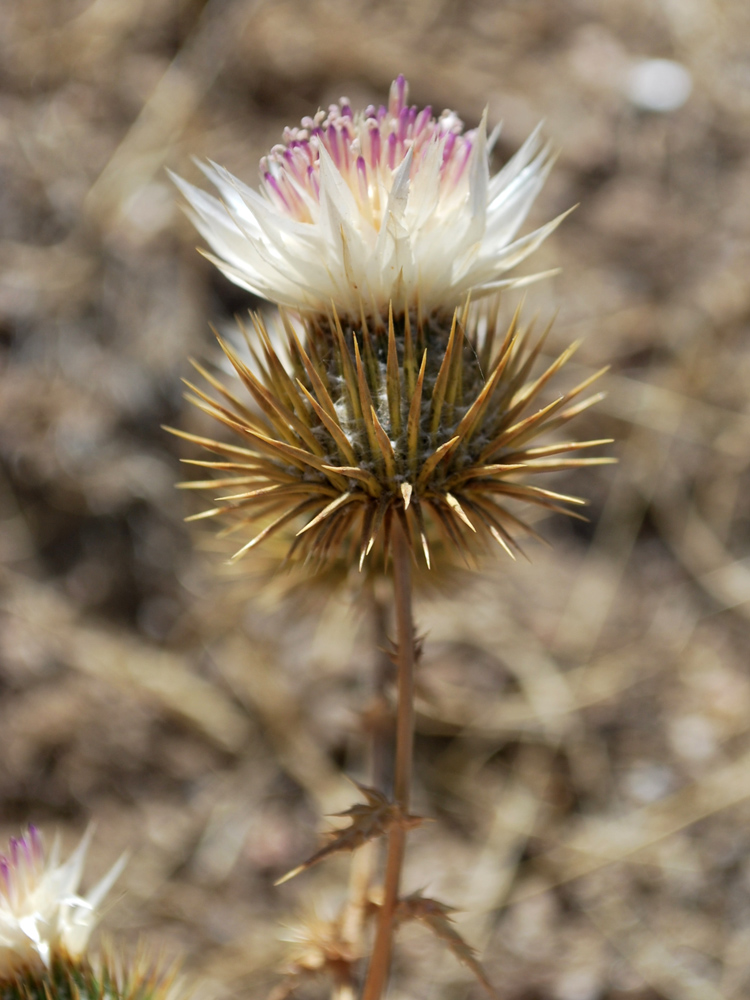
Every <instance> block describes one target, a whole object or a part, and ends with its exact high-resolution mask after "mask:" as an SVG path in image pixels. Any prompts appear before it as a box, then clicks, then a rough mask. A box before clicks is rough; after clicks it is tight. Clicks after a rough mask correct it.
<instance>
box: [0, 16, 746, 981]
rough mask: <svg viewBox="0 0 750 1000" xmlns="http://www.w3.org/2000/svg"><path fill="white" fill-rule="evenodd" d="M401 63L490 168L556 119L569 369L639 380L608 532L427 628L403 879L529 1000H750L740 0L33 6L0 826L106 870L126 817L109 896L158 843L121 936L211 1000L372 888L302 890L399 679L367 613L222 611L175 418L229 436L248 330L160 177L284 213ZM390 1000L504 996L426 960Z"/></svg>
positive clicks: (4, 428)
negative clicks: (182, 973)
mask: <svg viewBox="0 0 750 1000" xmlns="http://www.w3.org/2000/svg"><path fill="white" fill-rule="evenodd" d="M653 60H670V62H669V63H667V64H666V65H665V64H664V63H662V62H656V63H655V62H653ZM400 72H403V73H404V74H406V76H407V78H408V79H409V82H410V84H411V99H412V100H413V101H414V102H415V103H418V104H420V105H423V104H431V105H432V106H433V107H435V108H436V109H438V110H439V109H441V108H443V107H452V108H455V109H456V110H457V111H458V113H459V114H460V115H461V116H462V118H463V119H464V121H465V122H466V123H467V125H468V126H473V125H475V124H476V123H477V122H478V120H479V117H480V115H481V113H482V109H483V107H484V105H485V104H486V103H489V108H490V119H491V121H492V122H497V121H499V120H501V119H502V120H503V121H504V129H503V133H502V136H501V139H500V142H499V145H498V149H497V160H498V163H500V162H501V161H502V160H504V159H506V158H507V157H508V156H509V155H510V154H511V153H512V152H513V151H514V150H515V149H516V148H517V147H518V146H519V145H520V143H521V142H522V141H523V139H524V138H525V137H526V136H527V134H528V133H529V132H530V131H531V129H532V128H533V127H534V126H535V125H536V124H537V123H538V122H539V121H540V120H541V119H545V121H546V126H545V127H546V131H547V133H548V135H549V136H550V137H551V138H552V139H553V140H554V141H555V143H556V144H557V145H558V146H559V147H560V149H561V155H560V158H559V161H558V164H557V166H556V168H555V171H554V173H553V175H552V177H551V179H550V180H549V182H548V184H547V186H546V188H545V190H544V191H543V193H542V195H541V196H540V198H539V199H538V203H537V205H536V207H535V209H534V213H533V218H532V219H531V220H530V221H531V222H532V223H536V224H539V223H541V222H543V221H546V220H547V219H549V218H551V217H552V216H554V215H555V214H557V213H558V212H560V211H562V210H564V209H566V208H568V207H569V206H570V205H571V204H575V203H578V202H580V207H579V208H578V209H577V210H576V211H575V212H574V213H573V215H572V216H571V217H570V218H569V219H568V220H567V221H566V222H565V223H564V225H563V226H562V228H561V229H560V230H559V231H558V232H557V233H556V234H555V236H554V237H553V239H551V240H550V241H549V243H548V244H546V245H545V247H544V248H543V250H542V251H541V252H540V253H539V254H537V255H536V257H535V259H534V261H533V267H534V269H540V270H541V269H542V268H543V267H547V266H550V267H553V266H557V265H562V267H563V273H562V274H561V275H560V276H558V277H556V278H554V279H552V280H550V281H548V282H546V283H544V284H543V285H539V286H535V287H534V288H533V289H531V290H530V291H529V294H528V309H529V310H531V311H532V312H533V311H539V312H540V314H541V315H542V316H549V315H550V314H551V313H552V312H553V311H554V310H555V309H559V318H558V320H557V323H556V327H555V333H554V338H555V340H554V343H553V345H552V347H551V348H550V351H552V350H554V348H555V347H557V348H560V347H561V346H564V345H565V344H566V343H567V342H568V341H569V340H571V339H573V338H574V337H583V338H584V345H583V347H582V349H581V351H580V352H579V354H578V355H576V360H575V364H574V365H571V371H570V375H569V378H570V379H571V380H573V379H578V378H580V377H582V376H585V375H586V374H587V373H588V372H589V371H591V370H593V369H594V368H595V367H598V366H599V365H601V364H603V363H607V362H611V363H612V365H613V369H612V372H611V373H610V374H609V375H608V376H606V378H605V381H604V386H603V387H604V388H605V389H606V391H607V393H608V396H607V399H606V400H605V401H604V402H603V403H602V404H601V405H600V406H598V407H597V408H596V409H595V411H591V413H590V414H588V415H587V417H586V419H585V421H581V425H580V426H579V427H578V428H577V431H578V433H579V436H591V437H604V436H610V435H611V436H613V437H615V438H616V439H617V444H616V446H615V448H614V450H615V452H616V454H617V455H618V457H619V460H620V464H619V465H618V466H616V467H606V468H603V469H600V470H584V471H583V472H582V473H581V474H580V475H576V476H575V477H574V478H571V479H570V481H568V480H561V481H560V482H559V485H560V486H561V487H563V488H565V489H567V490H571V489H572V490H573V491H575V492H578V493H581V494H583V495H585V496H588V497H590V498H591V508H590V515H591V522H590V524H588V525H580V524H578V523H576V522H566V521H564V520H563V519H559V520H549V521H544V522H542V523H541V524H540V525H539V527H540V529H541V530H542V531H543V533H544V534H545V536H546V537H547V538H549V539H550V541H552V542H553V543H554V544H553V547H552V548H551V549H549V550H548V549H545V548H542V547H541V546H536V547H535V548H533V550H532V551H531V555H532V562H531V563H530V564H525V565H520V564H516V565H510V564H509V563H508V562H507V561H502V559H500V560H498V562H497V563H492V564H491V565H490V566H489V567H488V571H487V573H486V574H485V575H483V576H482V577H481V578H477V579H475V580H474V581H473V582H472V583H470V584H466V585H464V586H463V587H462V589H461V592H460V593H459V594H458V595H454V596H452V597H451V596H447V597H438V598H434V599H433V600H430V601H423V602H421V603H420V604H419V606H418V620H419V625H420V629H421V631H423V632H424V633H425V634H426V636H427V639H426V646H425V655H424V661H423V665H422V671H421V679H420V703H419V735H418V741H417V787H416V793H415V807H416V809H417V811H419V812H423V813H427V814H428V815H431V816H434V817H436V818H437V819H438V822H436V823H433V824H430V825H429V826H426V827H424V828H422V829H421V830H419V831H417V832H416V833H415V834H414V835H413V837H412V840H411V844H412V849H411V853H410V856H409V863H408V866H407V874H406V888H407V890H409V891H412V890H415V889H419V888H423V889H424V890H425V891H426V892H427V893H428V894H429V895H433V896H438V897H439V898H441V899H443V900H445V901H446V902H449V903H452V904H453V905H455V906H456V907H458V908H460V909H461V910H464V911H466V912H465V913H460V914H458V915H457V918H456V919H457V927H458V928H459V929H460V930H461V932H462V933H463V934H465V936H466V937H467V938H469V939H470V940H471V941H472V942H473V943H475V944H476V945H477V946H478V947H479V949H480V953H481V956H482V959H483V961H484V962H485V964H486V967H487V969H488V971H489V973H490V974H491V976H492V977H493V978H494V980H495V981H496V982H497V984H498V990H499V994H500V996H501V997H502V998H503V1000H599V998H601V1000H605V998H606V1000H616V998H617V1000H626V998H627V1000H657V998H664V1000H730V998H737V1000H740V998H742V997H747V996H748V994H749V993H750V675H749V673H748V667H749V665H748V640H749V639H750V561H748V559H747V551H748V550H747V541H748V534H749V531H750V475H749V474H748V454H749V452H750V406H749V404H748V386H749V385H750V340H749V339H748V332H750V281H748V277H749V275H750V5H748V4H746V3H744V2H743V0H734V2H730V0H608V2H607V3H606V4H605V3H592V2H590V0H569V2H566V3H565V4H561V3H559V2H557V0H523V2H521V0H509V2H493V0H462V2H461V3H459V2H457V0H406V2H400V3H396V2H387V0H383V2H378V0H276V2H270V0H266V2H264V0H208V2H205V0H93V2H91V0H5V2H4V3H2V4H0V358H1V361H0V364H1V365H2V377H1V379H0V462H1V464H0V743H1V745H2V752H1V753H0V834H2V839H3V840H5V839H6V838H7V836H9V835H11V834H13V833H14V832H15V831H17V829H18V827H19V825H23V824H25V823H26V822H28V821H30V820H33V821H34V822H36V823H38V824H40V825H41V827H42V828H43V830H45V831H47V833H48V834H49V835H51V834H52V831H53V830H54V829H60V830H61V831H62V833H63V839H64V842H65V844H66V845H68V846H71V845H72V844H73V843H74V842H75V841H76V839H77V837H79V836H80V834H81V832H82V831H83V829H84V828H85V827H86V825H87V824H88V823H89V821H91V820H94V821H95V822H96V825H97V829H96V836H95V842H94V847H93V848H92V853H91V865H90V873H89V877H90V882H93V880H94V878H95V877H98V875H100V874H101V873H102V872H104V871H105V870H106V869H107V867H108V866H109V865H110V864H112V862H113V861H114V860H115V859H116V858H117V857H118V856H119V854H120V853H121V852H122V851H123V850H125V849H129V850H132V852H133V857H132V860H131V863H130V865H129V867H128V869H127V871H126V873H125V875H124V876H123V877H122V879H121V880H120V883H119V885H118V889H117V890H116V891H115V893H114V894H113V899H114V901H115V902H116V905H113V906H112V908H111V912H108V913H107V915H106V919H105V924H106V926H107V928H108V930H109V931H110V932H112V933H117V934H121V935H122V936H123V937H124V939H125V940H126V941H128V942H130V943H132V944H135V942H136V941H137V940H138V938H139V936H145V937H146V938H147V940H148V941H149V942H151V943H152V944H154V945H158V946H161V947H163V948H164V950H165V951H166V952H167V954H170V955H172V954H179V953H180V952H185V951H186V952H187V953H188V959H187V969H188V972H189V974H190V978H191V979H192V978H196V979H198V980H200V981H202V982H203V983H204V986H203V988H202V991H203V993H204V995H206V996H213V997H217V998H224V997H229V996H246V997H264V996H266V995H267V994H268V993H269V991H270V990H271V989H272V988H273V987H274V985H275V984H276V983H277V982H278V977H277V974H276V971H275V970H276V969H277V968H278V967H279V964H281V965H283V962H284V954H285V952H284V945H283V942H281V941H280V940H279V927H278V924H279V922H280V921H281V922H286V923H294V920H295V919H296V917H295V915H296V914H298V913H299V912H300V911H304V910H305V909H306V908H310V907H315V908H317V910H318V911H319V912H321V913H323V914H325V913H326V912H328V909H329V908H331V907H335V905H336V902H337V900H339V899H340V898H341V896H342V894H343V893H344V891H345V886H346V878H347V865H346V859H343V860H340V861H339V860H336V861H333V862H331V863H330V864H328V865H327V866H324V867H321V868H318V869H315V870H314V871H312V872H310V873H309V874H306V875H303V876H301V877H300V878H298V879H296V880H295V881H293V882H291V883H289V884H288V885H285V886H283V887H282V888H279V889H274V888H273V887H272V885H273V881H274V880H275V879H276V878H278V877H279V876H280V875H281V874H282V873H283V872H284V871H285V870H287V869H288V868H290V867H293V866H294V865H296V864H297V863H298V862H299V861H300V860H301V859H302V858H303V857H305V856H306V855H307V854H309V853H312V851H313V850H314V849H315V848H316V846H317V844H318V842H319V841H318V835H319V831H320V830H321V829H323V828H325V823H324V821H323V820H322V819H321V814H322V813H330V812H332V811H334V810H336V809H340V808H343V807H345V806H346V805H348V804H350V802H351V800H352V798H353V791H352V788H351V786H350V785H349V784H348V782H346V781H345V779H344V778H343V777H342V769H345V770H346V771H347V772H348V773H350V774H353V775H354V776H356V777H358V778H361V779H364V778H365V777H366V773H365V770H364V757H363V753H362V748H361V743H362V737H361V728H362V723H361V713H362V711H364V710H366V708H367V706H368V704H369V699H370V697H371V688H370V684H371V681H370V677H371V673H372V670H373V668H374V666H375V665H376V662H377V660H378V655H379V654H377V652H375V651H373V646H374V637H373V630H372V628H371V627H370V625H369V624H368V622H367V621H366V620H365V619H363V618H361V617H358V616H357V615H356V614H355V613H353V612H352V611H351V609H350V608H349V606H348V604H347V603H346V601H345V600H343V599H331V600H329V601H326V602H323V603H322V604H320V605H318V606H317V607H316V609H315V613H314V614H308V613H306V611H305V607H306V602H304V601H303V602H302V604H301V605H300V606H299V607H298V606H296V604H295V602H294V601H287V602H286V604H276V603H274V602H273V601H272V600H271V599H269V597H268V594H267V593H264V592H263V591H261V592H258V590H257V588H253V586H252V585H251V582H248V583H246V584H245V585H240V584H237V583H231V584H230V583H229V582H227V581H226V580H225V579H223V578H222V575H221V572H220V564H221V562H222V559H221V558H220V557H219V556H217V554H216V553H212V552H211V551H210V549H211V548H212V546H213V543H212V540H211V528H210V526H209V527H205V526H204V528H203V529H201V530H195V531H188V529H187V528H186V526H185V525H184V524H183V522H182V519H183V517H184V516H186V515H187V514H190V513H194V512H195V510H196V509H198V506H197V504H196V501H195V499H194V498H193V497H192V496H186V495H185V494H181V493H177V492H176V491H175V490H174V488H173V483H174V481H175V480H177V479H179V478H181V476H182V471H181V469H180V467H179V463H178V458H179V457H180V456H186V455H191V454H192V456H193V457H198V456H197V453H196V451H195V450H194V449H191V448H189V447H187V446H183V445H182V444H180V443H179V442H177V441H176V440H175V439H171V438H170V437H168V436H167V435H166V434H165V433H164V432H163V431H162V430H161V429H160V424H162V423H164V422H167V423H171V424H175V425H177V426H180V427H183V428H187V429H192V430H196V429H199V428H200V427H201V426H202V425H201V422H200V420H199V416H198V415H197V414H195V413H190V412H188V410H187V407H186V406H185V404H184V403H183V401H182V396H181V385H180V378H181V377H182V376H185V375H187V374H188V365H187V361H186V359H187V356H188V355H189V354H194V355H196V356H198V357H200V358H202V359H208V360H209V361H211V360H216V358H217V354H216V348H215V346H214V343H213V341H212V335H211V333H210V330H209V328H208V324H209V322H213V323H216V324H219V325H222V324H226V323H228V322H229V321H230V319H231V317H232V315H233V314H234V313H236V312H239V311H244V310H245V309H246V308H247V307H248V306H250V305H253V304H254V303H252V302H251V301H250V299H249V297H248V296H246V295H245V294H244V293H242V292H241V291H240V290H238V289H236V288H235V287H234V286H232V285H230V284H229V283H228V282H227V281H226V280H225V279H224V278H222V277H221V276H220V275H219V274H218V272H216V271H215V270H214V269H213V268H212V266H211V265H210V264H208V263H207V262H206V261H205V260H204V259H203V258H201V257H200V256H199V255H198V254H197V253H196V252H195V245H196V243H197V242H198V239H197V237H196V235H195V234H194V232H193V231H192V229H191V227H190V225H189V223H188V222H187V221H186V220H185V219H184V217H183V216H182V214H181V213H180V211H179V210H178V208H177V207H176V201H177V199H176V197H175V192H174V190H173V189H172V187H171V185H170V183H169V181H168V179H167V177H166V174H165V167H167V166H168V167H170V168H172V169H174V170H176V171H177V172H179V173H181V174H183V175H184V176H187V177H188V178H189V179H191V180H196V179H197V177H198V171H197V168H196V167H195V166H194V165H193V164H192V162H191V159H190V158H191V156H197V157H199V158H204V157H211V158H212V159H214V160H216V161H218V162H219V163H221V164H223V165H225V166H227V167H228V168H229V169H230V170H232V171H233V172H234V173H236V174H237V175H239V176H240V177H241V178H242V179H243V180H245V181H246V182H248V183H250V184H255V183H256V180H257V161H258V159H259V157H260V156H261V155H262V154H263V152H264V151H266V150H267V149H268V148H269V147H270V146H271V145H273V144H274V143H275V142H277V141H278V140H279V138H280V134H281V129H282V128H283V126H284V125H287V124H290V125H291V124H294V123H296V122H297V121H298V120H299V118H300V117H301V116H302V115H304V114H309V113H312V112H313V111H314V110H315V109H316V108H317V107H319V106H320V107H325V106H327V105H328V104H329V103H330V102H332V101H333V100H336V99H338V98H339V97H340V96H341V95H346V96H348V97H349V98H350V99H351V101H352V104H353V105H355V106H360V107H361V106H363V105H365V104H367V103H370V102H380V101H382V100H383V99H384V98H385V96H386V95H387V91H388V86H389V83H390V81H391V79H392V78H393V77H394V76H395V75H397V74H398V73H400ZM531 263H532V262H530V264H531ZM529 269H531V268H529ZM515 301H516V300H514V299H513V297H512V296H509V297H508V302H509V304H510V306H511V307H512V306H513V305H515ZM255 304H257V303H255ZM300 599H301V598H298V599H297V600H300ZM118 895H119V898H118ZM395 987H396V988H395V990H394V996H397V997H398V996H402V997H411V998H414V997H428V996H429V997H431V998H432V997H446V998H448V997H450V998H453V997H455V998H458V997H469V996H470V997H479V996H481V995H482V992H481V988H480V987H479V986H478V985H474V984H472V983H471V979H470V974H469V973H468V972H467V970H465V969H463V968H462V967H460V966H459V965H457V964H456V962H455V960H454V959H453V957H452V956H450V955H448V954H446V953H445V948H444V947H443V946H442V945H440V944H439V943H436V942H435V941H434V940H433V939H432V938H431V937H430V935H429V931H428V930H426V929H424V928H420V927H413V928H412V927H410V928H407V929H406V930H405V932H404V934H403V936H402V940H401V945H400V948H399V960H398V967H397V981H396V984H395ZM305 989H308V988H307V987H305ZM300 995H301V996H306V995H309V996H324V995H326V991H325V989H322V988H321V986H320V985H316V984H315V983H314V982H311V984H310V987H309V991H308V993H305V991H304V990H302V991H301V992H300Z"/></svg>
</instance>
